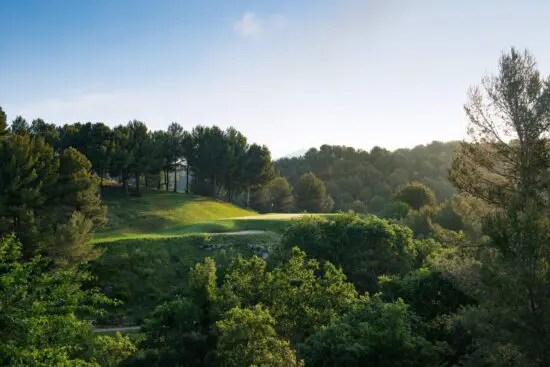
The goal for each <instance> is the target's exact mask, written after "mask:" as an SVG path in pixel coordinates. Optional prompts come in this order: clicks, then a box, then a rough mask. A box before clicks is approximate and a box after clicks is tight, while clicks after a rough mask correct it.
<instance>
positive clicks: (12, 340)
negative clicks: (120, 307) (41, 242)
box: [0, 237, 109, 366]
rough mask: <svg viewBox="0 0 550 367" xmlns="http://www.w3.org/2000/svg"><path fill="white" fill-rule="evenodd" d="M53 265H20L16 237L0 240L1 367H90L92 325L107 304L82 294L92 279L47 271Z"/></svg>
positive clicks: (81, 274)
mask: <svg viewBox="0 0 550 367" xmlns="http://www.w3.org/2000/svg"><path fill="white" fill-rule="evenodd" d="M48 268H49V261H47V260H46V259H43V258H40V257H35V258H33V259H32V260H30V261H28V262H22V252H21V245H20V244H19V243H18V242H17V241H16V240H15V238H14V237H4V238H2V239H0V310H2V312H0V328H1V329H2V333H1V335H0V364H1V365H3V366H69V365H70V366H73V365H74V366H77V365H78V366H92V365H94V366H95V364H93V363H88V362H86V356H87V355H88V353H87V350H86V348H87V343H88V341H89V340H90V338H91V331H92V325H91V323H90V322H89V321H86V320H83V319H81V318H80V317H81V316H87V317H90V316H97V315H98V314H99V310H98V309H97V306H99V305H102V304H107V303H109V300H108V299H107V298H105V296H103V295H101V294H100V293H98V292H97V291H95V290H88V291H84V290H82V289H81V284H82V283H83V282H88V281H89V280H90V278H91V277H90V275H89V274H87V273H84V272H79V271H76V270H73V269H70V270H57V271H54V272H52V271H49V270H48Z"/></svg>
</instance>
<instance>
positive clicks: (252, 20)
mask: <svg viewBox="0 0 550 367" xmlns="http://www.w3.org/2000/svg"><path fill="white" fill-rule="evenodd" d="M263 28H264V26H263V22H262V20H261V19H260V18H259V17H258V16H257V15H256V14H254V13H253V12H251V11H246V12H245V13H244V14H243V17H242V18H241V20H239V21H237V22H235V23H234V24H233V29H234V30H235V32H237V33H238V34H240V35H241V36H243V37H254V36H257V35H259V34H261V33H262V32H263Z"/></svg>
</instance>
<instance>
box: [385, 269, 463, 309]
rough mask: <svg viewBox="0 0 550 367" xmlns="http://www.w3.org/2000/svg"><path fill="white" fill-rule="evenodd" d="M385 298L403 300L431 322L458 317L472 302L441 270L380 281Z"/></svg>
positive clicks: (419, 272)
mask: <svg viewBox="0 0 550 367" xmlns="http://www.w3.org/2000/svg"><path fill="white" fill-rule="evenodd" d="M380 290H381V292H382V295H383V298H384V299H386V300H389V301H395V300H397V299H399V298H402V299H403V300H404V301H405V302H406V303H407V304H408V305H409V306H410V307H411V310H412V311H414V312H415V313H416V314H417V315H419V316H421V317H423V318H425V319H427V320H431V319H433V318H435V317H437V316H439V315H443V314H448V313H455V312H457V311H458V310H459V308H460V307H461V306H463V305H468V304H471V303H472V302H473V300H472V299H471V298H470V297H468V296H467V295H466V294H464V293H463V292H462V291H461V290H460V289H458V288H456V286H455V285H454V284H453V283H452V281H451V279H449V278H447V277H445V275H444V274H443V273H442V272H441V271H438V270H432V269H428V268H420V269H417V270H414V271H412V272H411V273H409V274H407V275H405V276H403V277H401V278H400V277H387V276H384V277H381V284H380Z"/></svg>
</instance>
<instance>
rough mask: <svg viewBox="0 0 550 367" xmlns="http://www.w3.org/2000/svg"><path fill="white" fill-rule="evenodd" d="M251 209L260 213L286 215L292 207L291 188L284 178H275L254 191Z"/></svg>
mask: <svg viewBox="0 0 550 367" xmlns="http://www.w3.org/2000/svg"><path fill="white" fill-rule="evenodd" d="M253 207H254V208H256V209H257V210H260V211H262V212H276V213H288V212H290V211H292V208H293V207H294V196H293V195H292V187H291V186H290V184H289V183H288V181H287V180H286V178H284V177H277V178H275V179H273V180H272V181H270V182H269V183H268V184H266V185H265V186H263V187H261V188H260V189H258V190H256V192H255V193H254V197H253Z"/></svg>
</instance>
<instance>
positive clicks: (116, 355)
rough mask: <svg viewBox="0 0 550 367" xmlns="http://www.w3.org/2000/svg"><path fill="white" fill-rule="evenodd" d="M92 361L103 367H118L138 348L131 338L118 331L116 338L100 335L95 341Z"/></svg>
mask: <svg viewBox="0 0 550 367" xmlns="http://www.w3.org/2000/svg"><path fill="white" fill-rule="evenodd" d="M92 348H93V349H92V356H93V357H92V361H94V362H97V363H98V364H99V365H100V366H101V367H116V366H119V365H120V363H121V362H122V361H124V360H125V359H126V358H128V357H129V356H131V355H132V354H133V353H134V352H135V351H136V350H137V348H136V346H135V345H134V343H133V342H132V340H131V339H130V337H129V336H127V335H122V334H121V333H119V332H118V331H117V332H116V334H115V335H114V336H112V337H111V336H107V335H98V336H96V337H95V338H94V339H93V347H92Z"/></svg>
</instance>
